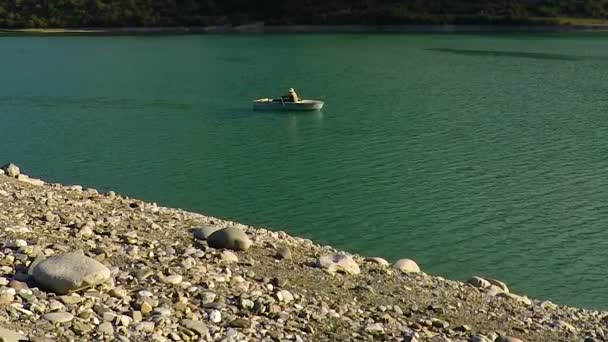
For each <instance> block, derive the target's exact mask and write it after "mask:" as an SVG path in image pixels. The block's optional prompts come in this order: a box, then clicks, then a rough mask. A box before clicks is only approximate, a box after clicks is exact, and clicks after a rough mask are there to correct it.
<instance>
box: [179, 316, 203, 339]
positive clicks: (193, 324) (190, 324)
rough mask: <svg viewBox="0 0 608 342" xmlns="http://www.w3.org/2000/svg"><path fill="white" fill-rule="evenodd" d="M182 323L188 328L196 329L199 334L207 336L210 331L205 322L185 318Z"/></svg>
mask: <svg viewBox="0 0 608 342" xmlns="http://www.w3.org/2000/svg"><path fill="white" fill-rule="evenodd" d="M181 325H182V326H183V327H184V328H186V329H189V330H192V331H194V332H195V333H197V334H198V335H199V336H206V335H207V334H208V333H209V327H207V324H205V322H201V321H194V320H191V319H183V320H182V322H181Z"/></svg>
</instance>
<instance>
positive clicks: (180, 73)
mask: <svg viewBox="0 0 608 342" xmlns="http://www.w3.org/2000/svg"><path fill="white" fill-rule="evenodd" d="M606 38H607V36H606V35H604V34H551V35H540V34H529V35H524V34H521V35H505V34H503V35H487V34H484V35H464V34H460V35H430V34H426V35H415V34H408V35H398V34H395V35H291V36H289V35H207V36H205V35H192V36H143V37H130V36H120V37H87V36H71V37H15V36H2V37H0V61H1V63H0V75H2V80H3V86H2V90H1V91H0V115H1V117H2V121H1V122H0V137H1V141H0V146H1V148H0V160H2V161H9V160H10V161H14V162H16V163H18V164H20V165H21V166H22V169H24V171H25V172H26V173H28V174H31V175H33V176H37V177H41V178H45V179H49V180H52V181H56V182H62V183H71V184H83V185H86V186H92V187H96V188H99V189H112V190H116V191H117V192H121V193H125V194H128V195H132V196H136V197H140V198H144V199H147V200H151V201H156V202H158V203H159V204H162V205H167V206H175V207H181V208H185V209H190V210H195V211H199V212H203V213H207V214H209V215H213V216H218V217H223V218H229V219H234V220H238V221H241V222H243V223H248V224H253V225H262V226H269V227H273V228H276V229H282V230H286V231H288V232H290V233H292V234H296V235H300V236H305V237H308V238H312V239H314V240H316V241H318V242H320V243H325V244H331V245H334V246H336V247H338V248H342V249H347V250H351V251H354V252H359V253H362V254H365V255H370V256H383V257H386V258H389V259H392V260H394V259H397V258H402V257H409V258H413V259H415V260H417V261H418V262H419V264H420V265H421V267H422V268H423V269H424V270H425V271H427V272H429V273H433V274H440V275H442V276H445V277H448V278H453V279H466V278H467V277H469V276H470V275H474V274H475V275H487V276H492V277H496V278H499V279H503V280H505V281H506V282H507V283H509V284H510V286H511V287H512V288H513V289H514V291H515V292H518V293H524V294H528V295H530V296H534V297H541V298H548V299H551V300H553V301H555V302H558V303H563V304H571V305H579V306H586V307H598V308H608V295H606V293H605V291H603V290H604V288H605V287H606V286H608V278H606V277H605V275H604V264H605V262H606V261H607V260H608V229H607V227H608V191H606V190H608V187H607V185H608V142H607V141H606V136H607V133H608V120H605V115H606V113H607V109H608V108H607V107H608V99H607V96H606V87H605V85H606V82H607V81H608V79H607V77H608V75H607V74H606V70H608V40H606ZM288 87H295V88H296V89H297V90H298V91H299V93H300V95H301V96H303V97H305V98H317V99H322V100H325V101H326V108H325V109H324V110H323V111H322V112H321V113H299V114H294V113H263V112H253V111H252V110H251V108H250V100H252V99H254V98H257V97H263V96H264V97H265V96H277V95H280V94H281V93H283V92H284V91H285V89H286V88H288Z"/></svg>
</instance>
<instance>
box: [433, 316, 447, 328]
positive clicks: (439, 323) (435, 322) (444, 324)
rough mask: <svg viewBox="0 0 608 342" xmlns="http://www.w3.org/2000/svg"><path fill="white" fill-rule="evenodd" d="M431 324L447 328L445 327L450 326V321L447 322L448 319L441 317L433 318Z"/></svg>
mask: <svg viewBox="0 0 608 342" xmlns="http://www.w3.org/2000/svg"><path fill="white" fill-rule="evenodd" d="M431 324H432V325H433V326H434V327H435V328H443V329H445V328H447V327H449V326H450V323H448V322H446V321H444V320H441V319H437V318H433V319H432V320H431Z"/></svg>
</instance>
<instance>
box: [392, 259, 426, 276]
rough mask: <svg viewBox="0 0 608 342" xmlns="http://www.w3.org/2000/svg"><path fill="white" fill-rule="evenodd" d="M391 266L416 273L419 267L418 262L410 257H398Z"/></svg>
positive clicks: (404, 271) (405, 271)
mask: <svg viewBox="0 0 608 342" xmlns="http://www.w3.org/2000/svg"><path fill="white" fill-rule="evenodd" d="M393 267H394V268H396V269H398V270H399V271H401V272H403V273H418V272H420V267H418V264H416V262H415V261H414V260H411V259H400V260H397V261H396V262H395V263H394V264H393Z"/></svg>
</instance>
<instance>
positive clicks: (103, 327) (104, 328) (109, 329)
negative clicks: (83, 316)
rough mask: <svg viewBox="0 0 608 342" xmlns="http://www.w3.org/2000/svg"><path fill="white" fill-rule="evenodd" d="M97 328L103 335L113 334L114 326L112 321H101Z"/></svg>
mask: <svg viewBox="0 0 608 342" xmlns="http://www.w3.org/2000/svg"><path fill="white" fill-rule="evenodd" d="M97 329H98V330H99V332H100V333H102V334H104V335H108V336H112V335H114V327H113V326H112V323H110V322H103V323H101V324H100V325H99V327H98V328H97Z"/></svg>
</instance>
